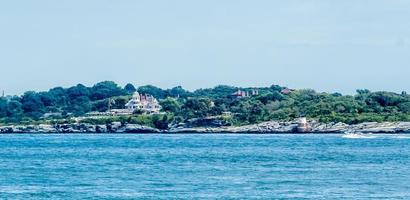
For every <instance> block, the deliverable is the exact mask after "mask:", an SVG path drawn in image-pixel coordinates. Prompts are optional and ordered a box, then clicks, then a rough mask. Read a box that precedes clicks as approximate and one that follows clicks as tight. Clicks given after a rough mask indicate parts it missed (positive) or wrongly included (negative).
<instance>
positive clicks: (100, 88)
mask: <svg viewBox="0 0 410 200" xmlns="http://www.w3.org/2000/svg"><path fill="white" fill-rule="evenodd" d="M125 94H127V92H126V91H124V90H123V89H122V88H120V87H119V86H118V85H117V84H116V83H114V82H112V81H104V82H100V83H97V84H95V85H94V86H93V87H92V88H91V96H90V99H92V100H101V99H105V98H109V97H113V96H121V95H125Z"/></svg>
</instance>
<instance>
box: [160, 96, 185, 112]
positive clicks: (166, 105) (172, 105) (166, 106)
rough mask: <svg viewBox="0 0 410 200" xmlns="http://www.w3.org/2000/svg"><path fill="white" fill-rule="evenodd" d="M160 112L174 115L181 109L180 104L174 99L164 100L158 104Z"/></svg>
mask: <svg viewBox="0 0 410 200" xmlns="http://www.w3.org/2000/svg"><path fill="white" fill-rule="evenodd" d="M160 104H161V106H162V110H163V111H165V112H171V113H176V112H179V110H180V109H181V104H180V103H179V102H178V101H177V100H176V99H174V98H170V97H168V98H166V99H164V100H162V101H161V102H160Z"/></svg>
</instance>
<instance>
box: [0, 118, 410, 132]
mask: <svg viewBox="0 0 410 200" xmlns="http://www.w3.org/2000/svg"><path fill="white" fill-rule="evenodd" d="M347 131H354V132H363V133H410V122H380V123H379V122H366V123H361V124H354V125H349V124H345V123H326V124H325V123H319V122H316V121H306V123H301V121H300V120H299V121H290V122H277V121H269V122H263V123H260V124H253V125H246V126H221V127H184V126H173V127H171V128H169V129H167V130H159V129H156V128H151V127H147V126H142V125H138V124H122V123H120V122H112V123H109V124H104V125H92V124H85V123H73V124H56V125H47V124H41V125H12V126H0V133H4V134H5V133H33V134H35V133H169V134H172V133H261V134H263V133H344V132H347Z"/></svg>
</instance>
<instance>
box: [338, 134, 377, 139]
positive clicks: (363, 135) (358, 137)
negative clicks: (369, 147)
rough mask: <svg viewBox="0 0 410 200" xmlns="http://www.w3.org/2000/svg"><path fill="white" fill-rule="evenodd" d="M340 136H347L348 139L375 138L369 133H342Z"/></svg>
mask: <svg viewBox="0 0 410 200" xmlns="http://www.w3.org/2000/svg"><path fill="white" fill-rule="evenodd" d="M342 138H349V139H372V138H376V136H374V135H369V134H344V135H343V136H342Z"/></svg>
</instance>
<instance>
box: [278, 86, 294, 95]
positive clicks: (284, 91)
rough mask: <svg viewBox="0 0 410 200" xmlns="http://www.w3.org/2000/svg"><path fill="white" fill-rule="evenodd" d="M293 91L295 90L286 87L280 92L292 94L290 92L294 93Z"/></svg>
mask: <svg viewBox="0 0 410 200" xmlns="http://www.w3.org/2000/svg"><path fill="white" fill-rule="evenodd" d="M293 91H294V90H292V89H289V88H287V87H285V88H283V89H282V90H281V91H280V93H282V94H290V93H292V92H293Z"/></svg>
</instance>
